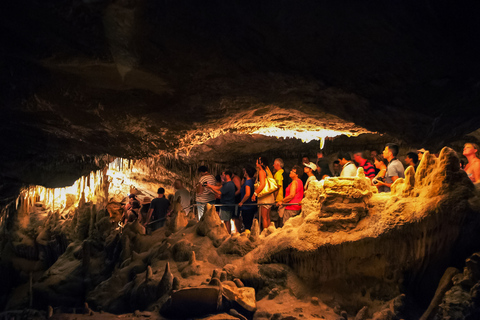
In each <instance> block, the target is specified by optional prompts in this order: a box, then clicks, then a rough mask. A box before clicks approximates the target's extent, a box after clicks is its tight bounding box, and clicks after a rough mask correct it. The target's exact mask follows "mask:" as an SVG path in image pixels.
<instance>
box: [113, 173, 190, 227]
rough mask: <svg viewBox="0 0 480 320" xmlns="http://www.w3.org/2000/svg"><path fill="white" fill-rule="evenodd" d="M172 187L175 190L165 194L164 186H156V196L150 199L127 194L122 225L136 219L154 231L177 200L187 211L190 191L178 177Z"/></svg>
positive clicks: (160, 225)
mask: <svg viewBox="0 0 480 320" xmlns="http://www.w3.org/2000/svg"><path fill="white" fill-rule="evenodd" d="M173 188H174V190H175V194H173V195H169V196H166V195H165V188H158V190H157V197H156V198H154V199H151V198H150V197H148V196H145V197H143V200H142V201H140V200H139V199H138V197H137V195H135V194H133V193H132V194H129V195H128V203H126V204H125V207H124V210H123V212H124V214H123V216H122V219H121V222H122V223H123V225H125V224H126V223H127V222H133V221H136V220H138V221H139V223H140V224H141V225H143V226H144V227H148V229H149V230H151V231H155V230H157V229H158V228H161V227H163V226H164V225H165V221H166V220H167V216H168V215H169V214H170V213H171V212H172V211H173V210H174V204H175V203H177V202H179V203H180V206H181V207H182V209H183V210H184V211H186V212H188V211H189V210H190V208H191V205H190V202H191V196H190V192H189V191H188V190H187V189H185V188H184V186H183V183H182V181H181V180H180V179H177V180H175V182H174V184H173ZM169 198H170V199H169Z"/></svg>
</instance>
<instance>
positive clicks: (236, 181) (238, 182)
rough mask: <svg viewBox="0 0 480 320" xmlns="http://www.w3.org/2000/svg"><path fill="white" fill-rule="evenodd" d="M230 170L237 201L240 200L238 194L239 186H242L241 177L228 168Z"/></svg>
mask: <svg viewBox="0 0 480 320" xmlns="http://www.w3.org/2000/svg"><path fill="white" fill-rule="evenodd" d="M229 171H230V172H232V182H233V184H234V185H235V203H239V202H240V200H242V197H241V195H240V192H241V191H240V188H241V187H242V179H241V178H240V177H239V176H238V175H237V174H236V173H235V172H233V170H229Z"/></svg>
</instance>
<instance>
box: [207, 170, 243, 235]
mask: <svg viewBox="0 0 480 320" xmlns="http://www.w3.org/2000/svg"><path fill="white" fill-rule="evenodd" d="M221 177H222V182H223V184H222V186H221V187H219V186H214V185H211V184H208V185H207V186H208V187H209V188H210V189H211V190H213V192H215V193H216V194H220V203H221V204H232V205H233V206H224V207H223V206H222V207H221V208H220V219H221V220H222V221H223V222H224V223H225V226H226V227H227V231H228V233H231V230H232V225H231V223H230V220H231V219H232V218H234V219H238V218H236V217H234V214H235V206H234V204H235V184H234V183H233V181H232V172H231V171H224V172H222V175H221ZM238 231H239V232H240V230H238Z"/></svg>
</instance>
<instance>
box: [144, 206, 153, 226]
mask: <svg viewBox="0 0 480 320" xmlns="http://www.w3.org/2000/svg"><path fill="white" fill-rule="evenodd" d="M152 213H153V208H150V209H148V213H147V218H146V219H145V225H147V224H149V223H150V218H151V217H152Z"/></svg>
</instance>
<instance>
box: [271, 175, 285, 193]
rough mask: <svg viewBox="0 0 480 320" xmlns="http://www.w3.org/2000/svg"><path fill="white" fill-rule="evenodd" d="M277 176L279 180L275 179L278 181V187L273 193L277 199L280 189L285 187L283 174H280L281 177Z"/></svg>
mask: <svg viewBox="0 0 480 320" xmlns="http://www.w3.org/2000/svg"><path fill="white" fill-rule="evenodd" d="M276 175H277V174H275V176H276ZM275 176H274V178H275ZM276 178H278V180H277V179H275V181H276V182H277V186H278V189H277V190H276V191H275V192H274V193H273V194H274V196H273V199H277V196H278V193H279V192H280V189H282V187H283V176H282V175H280V177H276Z"/></svg>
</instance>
